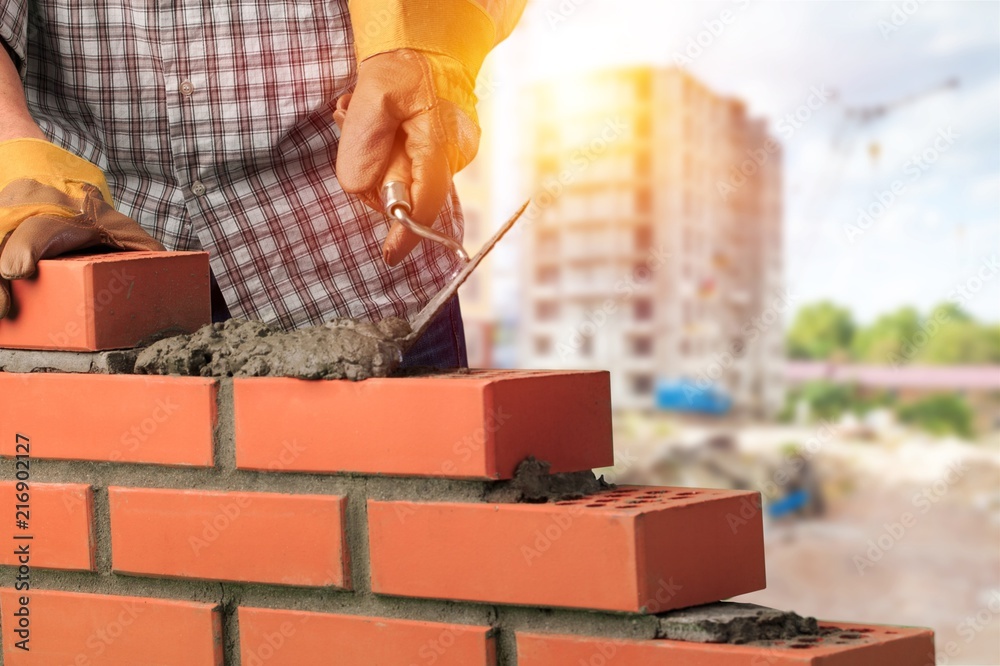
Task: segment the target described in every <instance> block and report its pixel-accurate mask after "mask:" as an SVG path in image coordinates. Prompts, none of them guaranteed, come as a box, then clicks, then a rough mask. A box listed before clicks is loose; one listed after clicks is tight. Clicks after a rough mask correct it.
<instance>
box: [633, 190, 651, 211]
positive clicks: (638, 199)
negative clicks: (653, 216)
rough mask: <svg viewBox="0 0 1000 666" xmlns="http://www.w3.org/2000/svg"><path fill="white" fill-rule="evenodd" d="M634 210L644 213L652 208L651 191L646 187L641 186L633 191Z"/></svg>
mask: <svg viewBox="0 0 1000 666" xmlns="http://www.w3.org/2000/svg"><path fill="white" fill-rule="evenodd" d="M635 210H636V212H637V213H639V214H640V215H645V214H647V213H650V212H652V210H653V193H652V192H650V190H649V188H648V187H643V188H642V189H640V190H639V191H638V192H636V193H635Z"/></svg>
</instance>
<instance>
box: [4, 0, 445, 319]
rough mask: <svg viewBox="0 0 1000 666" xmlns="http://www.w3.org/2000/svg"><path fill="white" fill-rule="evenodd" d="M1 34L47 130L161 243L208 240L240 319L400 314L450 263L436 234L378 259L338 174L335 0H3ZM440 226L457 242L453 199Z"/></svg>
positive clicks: (339, 59) (344, 22)
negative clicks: (406, 251)
mask: <svg viewBox="0 0 1000 666" xmlns="http://www.w3.org/2000/svg"><path fill="white" fill-rule="evenodd" d="M0 38H2V39H3V41H4V42H5V43H6V45H7V47H8V49H9V50H11V51H13V52H14V54H15V55H16V56H17V60H19V61H20V62H19V63H18V65H19V67H20V71H21V74H22V76H23V77H24V86H25V94H26V97H27V101H28V107H29V108H30V110H31V113H32V115H33V116H34V118H35V120H36V121H37V122H38V124H39V125H40V126H41V128H42V130H43V131H44V132H45V133H46V135H47V136H48V137H49V138H50V139H51V140H52V141H53V142H55V143H56V144H58V145H60V146H62V147H64V148H66V149H67V150H69V151H71V152H74V153H76V154H78V155H80V156H81V157H84V158H85V159H88V160H90V161H91V162H93V163H94V164H96V165H98V166H99V167H101V168H102V169H103V170H104V171H105V173H106V175H107V178H108V184H109V185H110V187H111V191H112V193H113V195H114V198H115V202H116V205H117V208H118V210H120V211H121V212H123V213H125V214H126V215H129V216H130V217H132V218H133V219H135V220H136V221H138V222H139V224H141V225H142V226H143V227H144V228H145V229H146V230H148V231H149V232H150V233H151V234H152V235H153V236H155V237H156V238H157V239H159V240H160V241H161V242H162V243H163V244H164V245H166V246H167V248H169V249H174V250H193V249H204V250H207V251H208V252H209V253H210V256H211V266H212V271H213V273H214V274H215V276H216V278H217V280H218V282H219V286H220V287H221V289H222V294H223V296H224V297H225V299H226V301H227V303H228V305H229V308H230V311H231V312H232V313H233V316H236V317H246V318H253V319H260V320H263V321H265V322H269V323H275V324H277V325H279V326H282V327H284V328H297V327H301V326H305V325H309V324H316V323H320V322H323V321H326V320H329V319H331V318H333V317H338V316H351V317H368V318H371V319H380V318H382V317H386V316H389V315H398V316H411V315H412V314H413V313H414V312H415V310H416V309H418V308H419V307H421V306H422V305H423V304H424V303H425V302H426V301H427V300H429V298H430V296H432V295H433V294H434V292H436V291H437V290H438V289H440V288H441V287H442V286H443V284H444V283H445V282H446V281H447V279H448V277H449V276H450V275H451V273H452V272H453V271H454V270H455V260H454V258H453V256H452V255H451V254H450V253H449V252H448V251H447V250H445V249H444V248H443V247H442V246H440V245H437V244H431V243H421V244H420V245H419V246H418V247H417V248H416V249H415V250H414V251H413V252H412V253H411V255H410V256H409V257H408V258H407V259H406V260H405V261H404V262H403V263H402V264H400V265H399V266H397V267H396V268H392V269H390V268H388V267H387V266H386V265H385V264H384V263H383V261H382V255H381V246H382V240H383V239H384V237H385V234H386V232H387V230H388V225H387V222H386V219H385V218H384V217H383V216H381V215H379V214H377V213H373V212H372V211H370V210H369V209H367V208H366V207H365V206H364V204H362V203H361V202H360V201H359V200H358V199H356V198H354V197H350V196H348V195H347V194H345V193H344V191H343V190H342V189H341V187H340V185H339V183H338V182H337V178H336V173H335V170H334V164H335V161H336V157H337V140H338V136H339V135H338V131H337V129H336V126H335V125H334V123H333V117H332V116H333V108H334V104H335V101H336V99H337V97H339V96H340V95H341V94H342V93H343V92H344V91H346V90H348V89H349V88H351V87H352V86H353V84H354V81H355V76H356V62H355V57H354V48H353V37H352V34H351V29H350V21H349V17H348V13H347V1H346V0H256V1H254V0H242V1H234V2H211V3H207V2H204V0H160V1H159V2H149V1H147V2H142V1H138V0H137V1H134V2H122V1H121V0H117V1H112V0H31V1H30V2H29V1H28V0H2V1H0ZM435 227H436V228H438V229H439V230H441V231H444V232H445V233H448V234H450V235H452V236H456V237H459V238H460V237H461V234H462V216H461V210H460V208H459V205H458V200H457V198H455V196H454V194H453V195H452V197H451V199H450V201H449V202H448V203H447V205H446V207H445V209H444V210H443V211H442V213H441V215H440V216H439V218H438V220H437V221H436V222H435Z"/></svg>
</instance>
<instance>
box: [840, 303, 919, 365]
mask: <svg viewBox="0 0 1000 666" xmlns="http://www.w3.org/2000/svg"><path fill="white" fill-rule="evenodd" d="M922 323H923V321H922V320H921V318H920V313H918V312H917V310H916V308H912V307H903V308H900V309H899V310H896V311H895V312H891V313H889V314H884V315H882V316H881V317H879V318H878V319H876V320H875V321H874V322H873V323H872V325H871V326H868V327H865V328H862V329H861V330H859V331H858V334H857V335H855V336H854V340H853V342H852V345H851V351H852V355H853V356H854V358H855V359H857V360H858V361H861V362H863V363H876V364H880V365H882V364H886V363H894V364H895V363H899V362H907V361H910V360H912V358H913V356H914V351H913V345H914V341H915V340H917V333H918V332H920V331H921V324H922Z"/></svg>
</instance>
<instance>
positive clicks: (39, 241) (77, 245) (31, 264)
mask: <svg viewBox="0 0 1000 666" xmlns="http://www.w3.org/2000/svg"><path fill="white" fill-rule="evenodd" d="M99 236H100V235H99V233H98V231H97V229H96V228H95V227H93V226H92V225H86V224H80V223H79V222H77V223H75V224H74V223H73V221H72V218H66V217H56V216H54V215H39V216H36V217H29V218H28V219H27V220H25V221H24V222H22V223H21V225H20V226H19V227H18V228H17V229H15V230H14V231H12V232H11V234H10V236H8V238H7V242H6V244H5V245H4V249H3V252H2V253H0V276H2V277H5V278H7V279H9V280H17V279H20V278H26V277H31V276H32V275H34V274H35V270H36V267H37V264H38V260H39V259H46V258H48V257H55V256H58V255H60V254H63V253H65V252H69V251H70V250H78V249H84V248H88V247H92V246H94V245H95V244H97V242H98V238H99Z"/></svg>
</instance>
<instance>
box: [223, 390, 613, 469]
mask: <svg viewBox="0 0 1000 666" xmlns="http://www.w3.org/2000/svg"><path fill="white" fill-rule="evenodd" d="M234 385H235V389H234V400H235V411H236V464H237V466H238V467H239V468H240V469H255V470H281V471H300V472H354V473H364V474H391V475H414V476H440V477H452V478H488V479H498V478H510V477H511V476H513V473H514V470H515V469H516V467H517V465H518V463H520V462H521V461H522V460H524V459H525V458H526V457H528V456H535V457H536V458H538V459H539V460H546V461H548V462H550V463H551V464H552V471H553V472H568V471H578V470H584V469H592V468H594V467H603V466H606V465H611V464H612V463H613V451H612V442H611V399H610V392H609V381H608V373H606V372H540V371H532V372H525V371H511V372H503V371H474V372H472V373H470V374H449V375H436V376H428V377H400V378H385V379H368V380H366V381H363V382H343V381H305V380H299V379H287V378H248V379H237V380H235V381H234Z"/></svg>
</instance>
